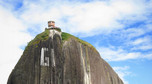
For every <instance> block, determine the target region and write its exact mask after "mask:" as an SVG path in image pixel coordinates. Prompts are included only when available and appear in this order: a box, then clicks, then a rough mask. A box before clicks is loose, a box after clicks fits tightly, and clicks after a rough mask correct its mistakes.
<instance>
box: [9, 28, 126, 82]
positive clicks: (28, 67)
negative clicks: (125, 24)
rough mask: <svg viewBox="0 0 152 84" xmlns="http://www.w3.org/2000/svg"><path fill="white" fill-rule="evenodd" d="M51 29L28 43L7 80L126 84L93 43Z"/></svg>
mask: <svg viewBox="0 0 152 84" xmlns="http://www.w3.org/2000/svg"><path fill="white" fill-rule="evenodd" d="M49 31H50V30H46V31H45V32H43V33H42V34H39V35H38V36H37V37H36V38H35V39H34V40H32V41H31V42H30V43H29V44H28V46H27V47H26V49H25V51H24V53H23V55H22V56H21V58H20V60H19V61H18V63H17V64H16V66H15V68H14V69H13V71H12V73H11V74H10V77H9V79H8V83H7V84H123V82H122V80H121V79H120V78H119V77H118V75H117V74H116V73H115V72H114V70H113V69H112V68H111V67H110V66H109V64H108V63H107V62H105V61H104V60H103V59H102V58H101V57H100V55H99V53H98V52H97V50H96V49H95V48H94V47H93V46H91V45H90V44H88V43H86V42H84V41H82V40H80V39H78V38H76V37H74V36H71V35H69V34H66V33H62V37H61V36H60V33H61V32H57V31H55V32H57V33H54V32H49ZM52 33H53V34H52ZM50 35H51V36H50ZM52 35H53V36H52Z"/></svg>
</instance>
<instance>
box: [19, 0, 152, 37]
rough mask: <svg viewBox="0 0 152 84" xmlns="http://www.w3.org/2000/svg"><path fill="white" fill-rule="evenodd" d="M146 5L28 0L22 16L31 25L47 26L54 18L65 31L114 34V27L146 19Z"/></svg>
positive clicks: (128, 0)
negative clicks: (33, 0) (47, 22)
mask: <svg viewBox="0 0 152 84" xmlns="http://www.w3.org/2000/svg"><path fill="white" fill-rule="evenodd" d="M145 4H146V3H145V2H144V1H138V0H125V1H122V0H110V1H92V2H87V3H81V2H68V1H64V2H54V1H53V2H52V1H50V2H48V1H39V2H32V3H31V2H28V1H24V5H23V7H22V10H23V12H20V18H21V19H22V20H24V21H25V22H26V23H27V24H31V25H32V24H33V25H35V24H39V25H41V27H42V28H43V29H44V26H45V25H46V24H45V23H46V21H48V20H49V19H51V18H52V20H55V21H56V22H57V26H60V27H61V28H62V30H63V31H66V32H70V33H73V34H75V35H79V36H81V37H83V36H93V35H97V34H100V33H110V32H112V31H113V30H117V29H121V28H123V27H124V26H125V24H131V23H133V22H135V21H136V20H143V19H145V17H146V16H145V14H146V13H147V10H146V6H145ZM149 4H150V3H149ZM143 11H144V12H143ZM123 22H125V23H123ZM44 24H45V25H44Z"/></svg>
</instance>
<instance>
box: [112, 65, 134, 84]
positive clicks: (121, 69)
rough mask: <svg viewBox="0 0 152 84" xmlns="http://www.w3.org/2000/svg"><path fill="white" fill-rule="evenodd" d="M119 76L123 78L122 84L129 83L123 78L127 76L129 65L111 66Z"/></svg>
mask: <svg viewBox="0 0 152 84" xmlns="http://www.w3.org/2000/svg"><path fill="white" fill-rule="evenodd" d="M112 68H113V69H114V70H115V71H116V72H117V74H118V75H119V77H120V78H121V79H122V80H123V82H124V84H129V82H128V81H127V80H126V79H125V77H126V76H129V75H130V74H131V72H129V71H128V70H129V68H130V67H129V66H124V67H112Z"/></svg>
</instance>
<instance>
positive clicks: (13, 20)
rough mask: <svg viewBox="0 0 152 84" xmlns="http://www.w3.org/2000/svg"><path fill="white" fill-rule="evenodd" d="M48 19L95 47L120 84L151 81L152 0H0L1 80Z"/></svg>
mask: <svg viewBox="0 0 152 84" xmlns="http://www.w3.org/2000/svg"><path fill="white" fill-rule="evenodd" d="M48 20H54V21H55V22H56V26H58V27H60V28H61V29H62V31H64V32H68V33H70V34H73V35H75V36H77V37H79V38H81V39H83V40H85V41H87V42H89V43H91V44H92V45H93V46H95V47H96V48H97V50H98V51H99V53H100V54H101V57H102V58H103V59H105V60H106V61H107V62H108V63H109V64H110V65H111V66H112V67H113V69H114V70H115V71H116V72H117V73H118V75H119V76H120V77H121V79H122V80H123V81H124V83H125V84H151V83H152V80H151V78H152V67H151V66H152V0H64V1H63V0H0V39H1V41H0V51H1V53H0V57H1V58H0V84H6V83H7V79H8V76H9V74H10V73H11V71H12V69H13V68H14V66H15V64H16V63H17V61H18V60H19V58H20V56H21V55H22V52H23V50H24V48H25V46H26V45H27V43H28V42H29V41H30V40H31V39H33V38H34V37H35V36H36V35H37V34H39V33H41V32H42V31H44V29H45V28H46V27H47V21H48Z"/></svg>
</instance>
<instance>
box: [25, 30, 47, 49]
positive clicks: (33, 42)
mask: <svg viewBox="0 0 152 84" xmlns="http://www.w3.org/2000/svg"><path fill="white" fill-rule="evenodd" d="M48 38H49V30H45V31H44V32H42V33H40V34H38V35H37V36H36V37H35V38H34V39H33V40H31V41H30V42H29V43H28V45H27V46H26V48H25V51H27V50H28V47H30V46H33V45H36V44H38V43H39V42H40V41H45V40H47V39H48ZM36 47H38V46H37V45H36Z"/></svg>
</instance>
